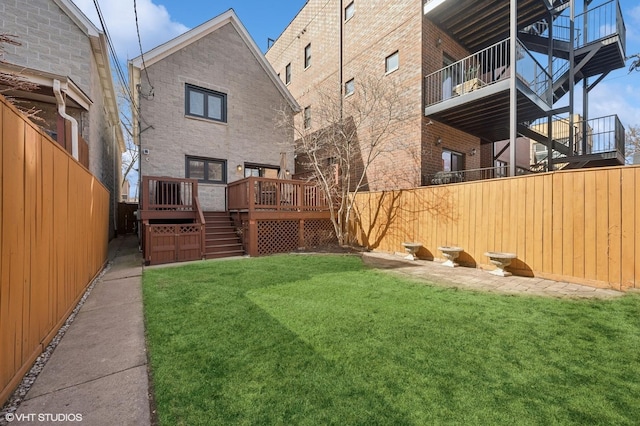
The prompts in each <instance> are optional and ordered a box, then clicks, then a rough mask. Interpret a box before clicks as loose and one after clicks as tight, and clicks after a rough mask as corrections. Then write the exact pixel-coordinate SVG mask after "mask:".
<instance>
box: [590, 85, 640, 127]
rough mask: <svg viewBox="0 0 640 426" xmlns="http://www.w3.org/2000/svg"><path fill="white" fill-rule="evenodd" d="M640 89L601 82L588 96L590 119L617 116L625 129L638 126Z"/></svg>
mask: <svg viewBox="0 0 640 426" xmlns="http://www.w3.org/2000/svg"><path fill="white" fill-rule="evenodd" d="M639 100H640V87H638V86H637V85H632V84H620V83H617V82H611V83H608V82H602V83H600V84H599V85H598V86H597V87H596V88H595V89H594V90H593V92H592V93H591V94H590V95H589V115H590V118H597V117H604V116H607V115H611V114H617V115H618V117H619V118H620V121H621V122H622V124H623V125H624V126H625V127H628V126H629V125H638V124H640V105H639V103H638V101H639Z"/></svg>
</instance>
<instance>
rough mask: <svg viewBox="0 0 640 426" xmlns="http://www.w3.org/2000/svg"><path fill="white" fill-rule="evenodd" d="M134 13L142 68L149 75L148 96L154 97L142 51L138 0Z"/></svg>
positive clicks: (134, 1) (134, 5) (134, 0)
mask: <svg viewBox="0 0 640 426" xmlns="http://www.w3.org/2000/svg"><path fill="white" fill-rule="evenodd" d="M133 14H134V15H135V18H136V33H137V34H138V47H139V48H140V58H141V59H142V68H143V69H144V75H145V76H146V77H147V83H149V93H148V94H147V95H146V96H150V97H153V84H151V80H150V79H149V72H148V71H147V64H146V63H145V62H144V52H143V51H142V40H141V38H140V26H139V25H138V7H137V5H136V0H133Z"/></svg>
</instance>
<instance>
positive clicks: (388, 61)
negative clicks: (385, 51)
mask: <svg viewBox="0 0 640 426" xmlns="http://www.w3.org/2000/svg"><path fill="white" fill-rule="evenodd" d="M392 59H395V66H394V67H393V68H392V66H391V65H390V64H391V60H392ZM398 68H400V51H399V50H396V51H395V52H393V53H392V54H391V55H389V56H387V57H386V58H384V72H385V74H390V73H392V72H394V71H396V70H397V69H398Z"/></svg>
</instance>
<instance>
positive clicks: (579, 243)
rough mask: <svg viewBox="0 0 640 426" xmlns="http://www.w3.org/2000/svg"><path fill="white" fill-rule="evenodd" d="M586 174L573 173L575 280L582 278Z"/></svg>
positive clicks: (580, 172)
mask: <svg viewBox="0 0 640 426" xmlns="http://www.w3.org/2000/svg"><path fill="white" fill-rule="evenodd" d="M587 173H588V172H584V171H579V172H574V173H573V191H572V201H571V204H572V205H573V260H572V263H573V274H572V276H574V277H577V278H584V266H585V265H584V251H585V249H584V231H585V228H584V211H585V205H584V176H585V174H587Z"/></svg>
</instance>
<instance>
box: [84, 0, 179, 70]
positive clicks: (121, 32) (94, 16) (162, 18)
mask: <svg viewBox="0 0 640 426" xmlns="http://www.w3.org/2000/svg"><path fill="white" fill-rule="evenodd" d="M73 2H74V3H75V4H76V5H77V6H78V7H79V8H80V9H81V10H82V11H83V12H84V14H85V15H87V17H88V18H89V19H91V21H93V22H94V23H95V25H96V27H98V28H101V25H100V21H99V19H98V13H97V12H96V8H95V6H94V3H93V0H73ZM136 4H137V10H138V25H139V27H140V37H141V40H142V49H143V50H144V51H145V52H146V51H148V50H150V49H153V48H154V47H156V46H158V45H159V44H162V43H164V42H166V41H168V40H171V39H172V38H174V37H176V36H178V35H180V34H182V33H184V32H185V31H187V30H188V29H189V28H188V27H186V26H184V25H182V24H181V23H179V22H175V21H173V20H172V19H171V16H170V15H169V12H167V9H165V7H164V6H162V5H157V4H154V3H153V2H152V1H151V0H137V1H136ZM100 10H101V11H102V15H103V17H104V20H105V22H106V26H107V30H108V31H109V35H110V36H111V40H112V42H113V46H114V48H115V50H116V53H117V54H118V56H119V57H120V60H126V59H131V58H135V57H136V56H139V55H140V48H139V46H138V36H137V34H136V21H135V14H134V10H133V2H132V1H131V0H108V1H102V2H100Z"/></svg>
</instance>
